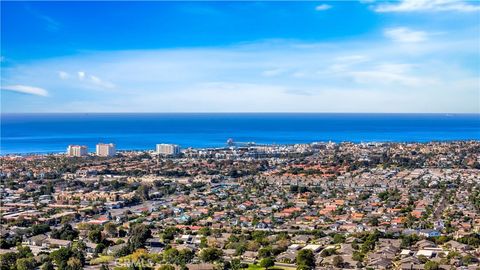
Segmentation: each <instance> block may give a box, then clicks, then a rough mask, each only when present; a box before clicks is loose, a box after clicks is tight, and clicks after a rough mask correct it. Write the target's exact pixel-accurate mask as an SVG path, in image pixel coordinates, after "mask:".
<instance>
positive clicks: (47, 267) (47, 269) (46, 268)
mask: <svg viewBox="0 0 480 270" xmlns="http://www.w3.org/2000/svg"><path fill="white" fill-rule="evenodd" d="M40 269H41V270H54V269H55V267H54V265H53V263H52V262H51V261H46V262H45V263H44V264H42V267H40Z"/></svg>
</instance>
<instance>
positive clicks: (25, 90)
mask: <svg viewBox="0 0 480 270" xmlns="http://www.w3.org/2000/svg"><path fill="white" fill-rule="evenodd" d="M1 89H2V90H4V91H10V92H16V93H22V94H28V95H34V96H43V97H46V96H48V91H47V90H45V89H43V88H40V87H34V86H28V85H19V84H17V85H6V86H2V88H1Z"/></svg>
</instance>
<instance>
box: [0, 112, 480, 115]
mask: <svg viewBox="0 0 480 270" xmlns="http://www.w3.org/2000/svg"><path fill="white" fill-rule="evenodd" d="M6 114H447V115H448V114H478V115H480V112H0V115H6Z"/></svg>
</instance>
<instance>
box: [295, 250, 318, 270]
mask: <svg viewBox="0 0 480 270" xmlns="http://www.w3.org/2000/svg"><path fill="white" fill-rule="evenodd" d="M297 268H298V269H302V270H311V269H314V268H315V256H314V254H313V251H311V250H309V249H302V250H300V251H299V252H298V253H297Z"/></svg>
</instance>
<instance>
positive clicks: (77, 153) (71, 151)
mask: <svg viewBox="0 0 480 270" xmlns="http://www.w3.org/2000/svg"><path fill="white" fill-rule="evenodd" d="M87 154H88V148H87V147H86V146H85V145H69V146H68V147H67V155H68V156H70V157H84V156H86V155H87Z"/></svg>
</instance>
